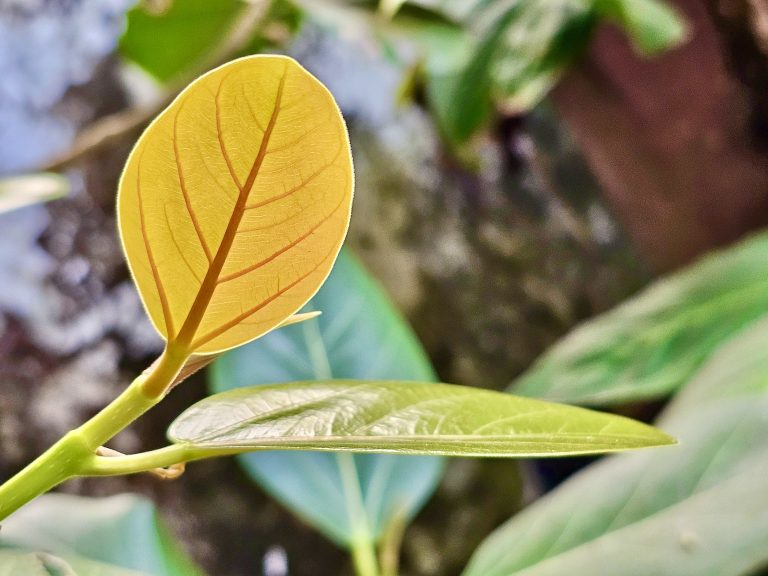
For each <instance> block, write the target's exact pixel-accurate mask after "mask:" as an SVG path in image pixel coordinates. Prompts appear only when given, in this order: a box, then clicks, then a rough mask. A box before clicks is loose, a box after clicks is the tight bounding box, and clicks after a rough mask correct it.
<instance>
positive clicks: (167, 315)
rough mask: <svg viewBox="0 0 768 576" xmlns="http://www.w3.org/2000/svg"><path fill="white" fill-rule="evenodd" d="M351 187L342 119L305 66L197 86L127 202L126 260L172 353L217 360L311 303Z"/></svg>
mask: <svg viewBox="0 0 768 576" xmlns="http://www.w3.org/2000/svg"><path fill="white" fill-rule="evenodd" d="M352 183H353V176H352V157H351V153H350V149H349V140H348V138H347V132H346V127H345V125H344V120H343V119H342V117H341V114H340V112H339V110H338V108H337V106H336V103H335V102H334V100H333V97H332V96H331V94H330V93H329V92H328V90H327V89H326V88H325V87H324V86H323V85H322V84H321V83H320V82H319V81H318V80H317V79H315V78H314V77H313V76H312V75H311V74H309V72H307V71H306V70H304V68H302V67H301V66H300V65H299V64H298V63H297V62H296V61H295V60H293V59H291V58H287V57H285V56H250V57H246V58H241V59H239V60H235V61H233V62H230V63H228V64H225V65H224V66H221V67H219V68H217V69H215V70H213V71H211V72H209V73H207V74H205V75H203V76H202V77H200V78H199V79H197V80H195V81H194V82H193V83H192V84H190V85H189V86H188V87H187V88H186V89H185V90H184V91H183V92H182V93H181V94H180V95H179V96H178V97H177V98H176V100H174V102H173V103H172V104H171V105H170V106H169V107H168V108H166V110H165V111H164V112H162V113H161V114H160V116H158V117H157V119H156V120H155V121H154V122H152V124H151V125H150V127H149V128H148V129H147V130H146V131H145V132H144V134H143V135H142V136H141V138H140V139H139V141H138V142H137V143H136V146H135V147H134V150H133V152H132V153H131V155H130V157H129V158H128V162H127V164H126V167H125V171H124V172H123V175H122V178H121V180H120V191H119V194H118V220H119V225H120V236H121V239H122V242H123V247H124V249H125V253H126V256H127V259H128V265H129V267H130V268H131V272H132V273H133V277H134V280H135V281H136V284H137V287H138V289H139V294H140V295H141V298H142V301H143V303H144V306H145V307H146V309H147V311H148V313H149V316H150V318H151V320H152V322H153V324H154V326H155V327H156V328H157V330H158V332H160V334H161V335H162V336H163V337H164V338H165V339H166V340H167V341H168V345H169V347H171V348H176V349H178V350H181V351H182V352H183V353H189V352H195V353H199V354H210V353H214V352H220V351H222V350H226V349H229V348H233V347H235V346H239V345H240V344H244V343H245V342H248V341H250V340H253V339H255V338H258V337H259V336H261V335H263V334H265V333H266V332H269V331H270V330H272V329H273V328H275V327H277V326H279V325H281V324H282V323H283V322H284V321H285V320H286V319H287V318H288V317H290V316H291V315H292V314H293V313H294V312H296V311H297V310H298V309H299V308H301V307H302V306H303V305H304V304H305V303H306V302H307V301H308V300H309V299H310V298H311V297H312V296H313V295H314V293H315V292H316V291H317V289H318V288H319V287H320V285H321V284H322V283H323V281H324V280H325V278H326V277H327V275H328V274H329V272H330V270H331V267H332V266H333V262H334V260H335V258H336V255H337V253H338V251H339V249H340V248H341V243H342V242H343V240H344V237H345V235H346V231H347V226H348V224H349V216H350V208H351V203H352Z"/></svg>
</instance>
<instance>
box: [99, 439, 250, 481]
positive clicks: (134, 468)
mask: <svg viewBox="0 0 768 576" xmlns="http://www.w3.org/2000/svg"><path fill="white" fill-rule="evenodd" d="M239 452H241V451H240V450H232V449H220V450H217V449H204V450H201V449H196V448H191V447H189V446H188V445H187V444H171V445H170V446H166V447H165V448H160V449H158V450H150V451H149V452H141V453H140V454H129V455H125V456H95V457H94V458H93V459H92V460H91V461H90V463H89V466H88V468H87V469H86V470H85V475H87V476H122V475H124V474H138V473H140V472H148V471H149V470H154V469H155V468H166V467H167V466H172V465H174V464H183V463H186V462H192V461H193V460H202V459H203V458H215V457H218V456H230V455H232V454H238V453H239Z"/></svg>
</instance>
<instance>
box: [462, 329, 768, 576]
mask: <svg viewBox="0 0 768 576" xmlns="http://www.w3.org/2000/svg"><path fill="white" fill-rule="evenodd" d="M766 338H768V321H764V322H761V323H760V324H756V325H754V326H753V327H750V328H749V329H747V330H745V331H744V332H742V333H741V334H739V335H738V336H737V337H736V338H734V340H733V341H732V343H729V344H728V345H726V346H723V347H722V348H721V349H720V350H718V352H717V353H716V354H715V355H714V356H713V357H712V359H711V361H709V362H708V363H707V364H706V366H705V367H703V368H702V370H701V371H700V372H699V374H698V375H697V376H696V378H695V379H694V380H692V381H691V383H690V384H689V385H688V386H687V388H686V390H685V391H684V392H683V393H682V394H681V395H680V398H679V400H678V401H676V402H675V404H674V406H673V407H672V408H671V409H670V410H669V411H668V412H667V413H666V414H665V415H664V417H663V418H662V419H661V420H660V423H659V425H660V426H661V427H662V428H663V429H664V430H665V431H667V432H669V433H670V434H673V435H674V436H676V437H677V438H679V440H680V446H679V447H678V448H677V449H676V450H659V451H649V452H645V453H638V454H631V455H624V456H621V457H617V458H612V459H609V460H606V461H603V462H601V463H598V464H597V465H594V466H591V467H589V468H588V469H586V470H585V471H584V472H582V473H581V474H578V475H577V476H575V477H574V478H572V479H571V480H569V481H567V482H566V483H565V484H563V485H561V487H559V488H558V489H557V490H555V491H554V492H552V493H550V494H549V495H548V496H546V497H544V498H543V499H542V500H539V501H538V502H536V503H535V504H533V505H532V506H531V507H529V508H528V509H526V510H525V511H523V512H522V513H521V514H520V515H518V516H516V517H515V518H512V519H511V520H510V521H509V522H507V524H505V525H504V526H502V527H501V528H500V529H498V530H497V531H496V532H495V533H494V534H492V535H491V537H490V538H488V539H487V540H486V542H485V543H484V544H483V545H482V546H481V547H480V548H479V549H478V551H477V552H476V554H475V556H474V557H473V559H472V561H471V562H470V564H469V567H468V568H467V570H466V572H465V573H464V576H501V575H504V576H514V575H517V574H520V575H525V576H544V575H549V574H569V573H573V574H594V575H596V576H600V575H606V576H608V575H609V574H610V575H613V574H630V575H638V576H639V575H640V574H643V575H646V574H654V575H666V574H668V575H670V576H672V575H674V576H702V575H705V576H706V575H711V576H737V575H739V576H740V575H742V574H747V573H751V572H750V569H756V568H757V567H758V566H763V565H765V564H766V563H767V562H768V548H766V546H765V543H766V541H768V523H766V521H765V514H764V510H765V508H766V505H768V501H766V500H765V498H766V491H765V489H764V484H765V475H766V473H767V472H768V419H766V417H765V414H766V413H768V350H767V349H766V347H765V342H766ZM641 550H642V551H643V552H642V553H641V552H640V551H641ZM648 550H653V553H652V554H648V553H646V552H645V551H648Z"/></svg>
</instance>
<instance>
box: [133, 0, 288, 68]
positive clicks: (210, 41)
mask: <svg viewBox="0 0 768 576" xmlns="http://www.w3.org/2000/svg"><path fill="white" fill-rule="evenodd" d="M247 6H248V2H247V1H244V0H172V1H169V8H168V9H166V10H163V11H160V12H153V11H152V10H150V9H148V8H147V6H146V3H141V2H140V3H139V4H138V5H137V6H136V7H135V8H133V9H132V10H130V11H129V12H128V23H127V27H126V30H125V33H124V34H123V36H122V38H121V40H120V53H121V54H122V55H123V57H125V58H127V59H128V60H130V61H132V62H134V63H135V64H137V65H138V66H140V67H141V68H142V69H143V70H145V71H146V72H148V73H149V74H150V75H152V76H154V77H155V78H156V79H157V80H160V81H161V82H168V81H170V80H174V79H176V78H178V77H179V76H180V75H181V74H183V73H185V72H189V71H190V70H195V69H197V68H198V67H199V66H200V65H201V64H202V63H204V62H205V61H206V59H207V58H208V57H210V55H211V54H212V53H214V52H215V51H216V48H217V47H218V46H220V45H221V44H222V42H223V40H224V38H225V37H226V36H227V35H228V34H231V33H232V31H233V29H235V28H236V27H237V22H238V19H239V18H240V17H241V15H242V14H243V11H244V10H247V9H248V8H247ZM301 16H302V13H301V11H300V10H299V9H298V8H297V7H296V6H294V5H293V3H292V2H290V1H288V0H272V1H271V2H270V5H269V7H268V8H267V12H266V14H265V15H264V16H263V17H262V19H261V21H260V24H259V25H258V26H257V29H256V30H255V31H254V33H253V36H252V38H251V39H250V41H249V42H248V44H247V45H246V46H245V47H244V48H243V50H242V52H241V54H242V55H247V54H257V53H259V52H262V51H264V50H266V49H269V48H274V47H277V46H281V45H283V44H284V43H285V42H286V41H287V40H289V39H290V38H291V37H292V36H293V35H294V34H295V32H296V31H297V30H298V28H299V27H300V24H301Z"/></svg>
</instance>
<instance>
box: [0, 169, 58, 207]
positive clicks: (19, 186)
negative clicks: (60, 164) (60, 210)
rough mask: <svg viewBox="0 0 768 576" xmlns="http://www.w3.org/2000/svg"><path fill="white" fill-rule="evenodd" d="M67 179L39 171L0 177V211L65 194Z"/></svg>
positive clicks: (45, 200)
mask: <svg viewBox="0 0 768 576" xmlns="http://www.w3.org/2000/svg"><path fill="white" fill-rule="evenodd" d="M68 192H69V180H67V179H66V178H65V177H64V176H60V175H59V174H51V173H48V172H41V173H39V174H24V175H21V176H8V177H5V178H0V213H3V212H10V211H11V210H16V209H17V208H22V207H24V206H29V205H31V204H39V203H41V202H48V201H50V200H55V199H56V198H61V197H62V196H66V194H67V193H68Z"/></svg>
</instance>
